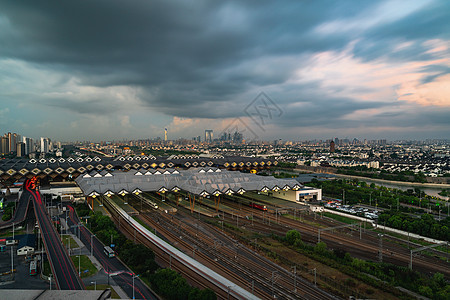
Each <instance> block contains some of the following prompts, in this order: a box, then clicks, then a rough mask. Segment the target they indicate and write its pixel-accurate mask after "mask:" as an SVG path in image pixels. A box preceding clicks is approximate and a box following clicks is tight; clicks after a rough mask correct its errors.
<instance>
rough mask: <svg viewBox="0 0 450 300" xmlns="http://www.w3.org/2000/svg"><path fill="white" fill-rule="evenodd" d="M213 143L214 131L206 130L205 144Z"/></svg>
mask: <svg viewBox="0 0 450 300" xmlns="http://www.w3.org/2000/svg"><path fill="white" fill-rule="evenodd" d="M212 141H213V131H212V129H206V130H205V142H206V143H212Z"/></svg>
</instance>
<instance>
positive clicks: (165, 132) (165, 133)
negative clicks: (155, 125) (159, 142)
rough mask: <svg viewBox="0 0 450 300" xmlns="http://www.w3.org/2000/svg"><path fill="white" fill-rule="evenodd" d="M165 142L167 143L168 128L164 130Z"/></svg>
mask: <svg viewBox="0 0 450 300" xmlns="http://www.w3.org/2000/svg"><path fill="white" fill-rule="evenodd" d="M164 141H166V142H167V128H164Z"/></svg>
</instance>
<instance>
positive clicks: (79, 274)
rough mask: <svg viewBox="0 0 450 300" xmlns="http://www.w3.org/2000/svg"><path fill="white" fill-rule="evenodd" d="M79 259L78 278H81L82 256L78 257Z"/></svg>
mask: <svg viewBox="0 0 450 300" xmlns="http://www.w3.org/2000/svg"><path fill="white" fill-rule="evenodd" d="M77 257H78V277H81V255H77Z"/></svg>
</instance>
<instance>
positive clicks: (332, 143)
mask: <svg viewBox="0 0 450 300" xmlns="http://www.w3.org/2000/svg"><path fill="white" fill-rule="evenodd" d="M334 145H335V144H334V141H331V143H330V153H334V150H335V149H334Z"/></svg>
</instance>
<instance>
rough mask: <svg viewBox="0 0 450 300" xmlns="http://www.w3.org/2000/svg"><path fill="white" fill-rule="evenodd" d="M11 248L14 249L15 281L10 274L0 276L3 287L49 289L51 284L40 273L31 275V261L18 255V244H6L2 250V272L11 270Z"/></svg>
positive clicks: (0, 258)
mask: <svg viewBox="0 0 450 300" xmlns="http://www.w3.org/2000/svg"><path fill="white" fill-rule="evenodd" d="M11 250H13V259H14V269H16V272H15V273H14V277H13V281H11V276H10V275H3V276H0V285H1V288H5V289H24V288H26V289H48V288H49V284H48V283H46V282H45V281H43V280H42V279H40V277H39V275H36V276H30V274H29V273H30V263H29V262H28V261H25V257H24V256H17V246H6V249H5V251H4V252H0V274H3V273H4V272H9V271H11Z"/></svg>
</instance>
